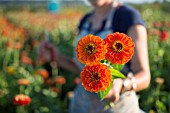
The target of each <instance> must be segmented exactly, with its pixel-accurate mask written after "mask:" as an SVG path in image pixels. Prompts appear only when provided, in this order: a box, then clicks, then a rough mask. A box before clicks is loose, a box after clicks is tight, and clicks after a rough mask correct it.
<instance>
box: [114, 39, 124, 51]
mask: <svg viewBox="0 0 170 113" xmlns="http://www.w3.org/2000/svg"><path fill="white" fill-rule="evenodd" d="M112 48H113V49H114V51H116V52H121V51H122V50H123V44H122V42H120V41H115V42H114V43H113V45H112Z"/></svg>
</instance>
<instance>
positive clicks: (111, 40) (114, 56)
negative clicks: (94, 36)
mask: <svg viewBox="0 0 170 113" xmlns="http://www.w3.org/2000/svg"><path fill="white" fill-rule="evenodd" d="M104 41H105V43H106V46H107V51H108V52H107V53H106V56H105V57H106V59H107V60H108V61H110V62H112V63H113V64H125V63H127V62H128V61H129V60H130V59H131V58H132V56H133V54H134V46H135V45H134V43H133V41H132V39H131V38H130V37H128V36H127V35H125V34H123V33H119V32H116V33H113V34H109V35H107V37H106V38H105V40H104Z"/></svg>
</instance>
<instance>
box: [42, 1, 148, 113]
mask: <svg viewBox="0 0 170 113" xmlns="http://www.w3.org/2000/svg"><path fill="white" fill-rule="evenodd" d="M88 1H89V2H90V4H91V6H92V7H93V9H92V11H90V12H89V13H87V14H85V16H84V17H83V18H82V19H81V21H80V24H79V26H78V29H79V36H78V38H77V40H76V42H75V46H76V45H77V43H78V41H79V40H80V38H82V37H83V36H85V35H87V34H93V35H98V36H100V37H101V38H103V39H104V38H105V37H106V36H107V34H110V33H114V32H120V33H125V34H127V35H128V36H129V37H131V38H132V40H133V41H134V43H135V53H134V55H133V57H132V59H131V60H130V61H129V62H128V63H127V64H125V66H124V68H123V69H122V70H121V72H122V73H123V74H124V75H127V78H125V79H120V78H118V79H115V80H114V83H113V86H112V88H111V90H110V92H109V93H108V95H107V96H106V99H105V100H104V101H100V100H99V98H98V96H97V94H96V93H91V92H88V91H86V90H85V89H84V88H83V86H82V85H81V83H80V84H79V85H78V86H77V87H76V88H75V90H74V96H73V97H72V100H71V102H70V107H69V112H70V113H142V112H143V111H142V110H141V109H140V108H139V103H138V98H137V96H136V92H137V91H141V90H144V89H146V88H147V87H148V86H149V84H150V79H151V75H150V68H149V60H148V46H147V32H146V28H145V24H144V21H143V19H142V18H141V16H140V13H139V12H138V11H137V10H136V9H134V8H133V7H130V6H127V5H123V4H121V3H119V2H118V1H116V0H88ZM43 43H44V44H42V48H43V49H44V51H45V52H44V54H46V53H48V49H47V48H53V49H54V51H55V61H56V62H57V64H58V66H60V67H63V68H65V69H68V70H70V71H72V72H74V73H76V74H78V73H80V72H81V70H82V69H83V67H84V65H83V64H81V63H79V62H78V61H77V59H76V55H75V59H71V58H68V57H66V56H63V55H62V54H61V53H60V51H59V50H58V49H57V47H55V46H54V45H52V44H51V43H47V42H43ZM43 45H46V46H43ZM74 53H75V52H74ZM47 55H48V54H47ZM47 60H49V59H48V57H47ZM108 100H109V101H112V102H114V103H115V104H114V106H110V107H109V108H108V109H104V106H105V103H106V101H108Z"/></svg>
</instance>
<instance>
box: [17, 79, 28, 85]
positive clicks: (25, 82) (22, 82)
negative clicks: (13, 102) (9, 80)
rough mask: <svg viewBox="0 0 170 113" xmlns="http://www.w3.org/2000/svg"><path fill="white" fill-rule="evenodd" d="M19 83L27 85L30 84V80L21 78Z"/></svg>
mask: <svg viewBox="0 0 170 113" xmlns="http://www.w3.org/2000/svg"><path fill="white" fill-rule="evenodd" d="M17 83H18V84H19V85H25V86H28V85H29V84H30V82H29V81H28V80H27V79H24V78H21V79H19V80H18V82H17Z"/></svg>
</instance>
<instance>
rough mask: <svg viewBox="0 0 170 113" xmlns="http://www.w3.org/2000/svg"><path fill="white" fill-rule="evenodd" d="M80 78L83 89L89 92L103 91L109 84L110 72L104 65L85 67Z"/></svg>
mask: <svg viewBox="0 0 170 113" xmlns="http://www.w3.org/2000/svg"><path fill="white" fill-rule="evenodd" d="M80 76H81V80H82V85H83V87H84V88H85V89H86V90H88V91H90V92H96V93H97V92H99V91H101V90H102V91H104V90H105V89H106V88H108V87H109V85H110V82H111V74H110V70H109V69H108V67H107V66H106V65H104V64H97V65H91V66H90V65H86V66H85V67H84V68H83V71H82V72H81V73H80Z"/></svg>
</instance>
